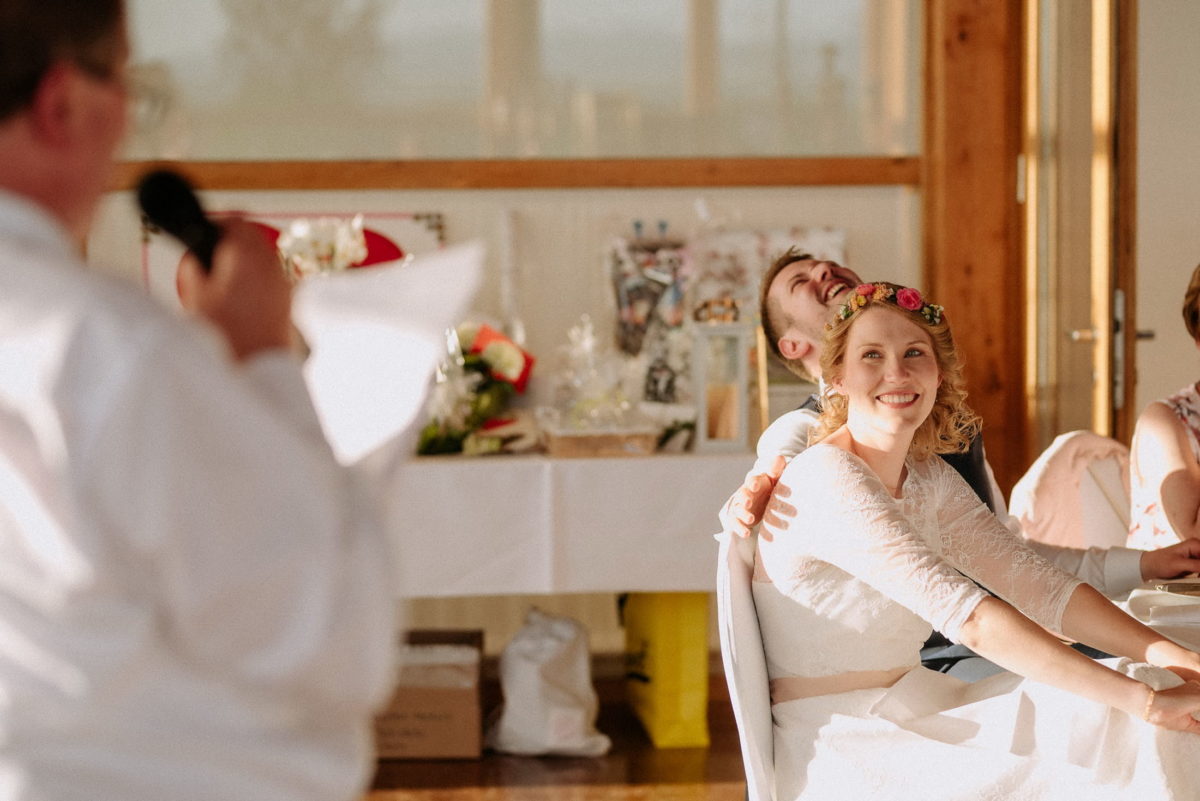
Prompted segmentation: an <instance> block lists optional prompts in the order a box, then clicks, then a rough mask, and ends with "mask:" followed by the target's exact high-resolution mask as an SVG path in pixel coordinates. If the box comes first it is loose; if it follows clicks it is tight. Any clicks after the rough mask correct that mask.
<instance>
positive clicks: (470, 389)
mask: <svg viewBox="0 0 1200 801" xmlns="http://www.w3.org/2000/svg"><path fill="white" fill-rule="evenodd" d="M446 339H447V351H448V355H447V358H446V360H445V362H443V364H442V365H441V366H440V367H439V368H438V376H437V383H436V384H435V385H434V387H433V391H432V393H431V395H430V402H429V418H430V419H429V422H428V423H427V424H426V426H425V428H423V429H422V430H421V435H420V438H419V440H418V443H417V452H418V453H421V454H434V453H460V452H462V453H468V454H480V453H497V452H500V451H501V450H505V449H506V446H509V445H512V444H515V443H516V442H517V441H520V442H522V443H524V442H525V441H527V440H528V439H529V438H530V437H529V434H530V432H527V431H525V430H524V429H523V427H520V426H517V427H514V426H513V423H514V418H513V417H510V416H506V415H505V411H506V410H507V408H508V404H509V402H510V401H511V400H512V398H513V396H514V395H516V394H518V393H522V392H524V391H525V387H526V386H527V384H528V383H529V374H530V372H531V371H532V370H533V363H534V358H533V356H531V355H529V354H528V353H526V352H525V351H524V350H522V349H521V347H520V346H518V345H517V344H516V343H515V342H513V341H512V340H511V339H509V338H508V337H506V336H504V335H503V334H501V333H500V332H499V331H497V330H496V329H494V328H492V327H491V326H488V325H475V324H470V323H464V324H463V325H460V326H458V328H456V329H452V330H450V331H448V332H447V336H446Z"/></svg>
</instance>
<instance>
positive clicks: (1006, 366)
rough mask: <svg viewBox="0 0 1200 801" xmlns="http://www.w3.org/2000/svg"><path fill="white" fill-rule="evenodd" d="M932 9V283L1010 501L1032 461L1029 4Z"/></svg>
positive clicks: (928, 153)
mask: <svg viewBox="0 0 1200 801" xmlns="http://www.w3.org/2000/svg"><path fill="white" fill-rule="evenodd" d="M925 8H926V39H925V42H926V44H925V56H926V70H925V74H926V82H925V115H924V117H925V149H924V152H923V154H922V163H923V165H924V171H923V181H922V184H923V189H924V197H923V202H924V216H925V219H924V223H925V224H924V230H925V237H924V253H925V283H926V285H927V286H928V287H929V289H930V294H931V295H932V296H933V297H934V298H935V299H937V300H938V302H939V303H943V304H944V305H945V306H946V308H947V310H948V315H949V319H950V320H951V321H952V323H953V324H954V335H955V339H956V342H957V344H958V347H959V350H960V352H961V353H962V354H963V359H964V361H965V363H966V368H965V369H966V375H967V387H968V389H969V392H970V403H971V405H972V407H973V408H974V409H975V411H976V412H978V413H979V415H980V416H981V417H982V418H983V420H984V438H985V442H986V445H987V454H988V461H989V462H990V464H991V465H992V469H993V470H994V471H995V474H996V479H997V482H998V483H999V485H1000V487H1001V489H1002V490H1003V491H1004V492H1006V493H1007V492H1008V491H1009V490H1010V489H1011V487H1012V485H1013V483H1015V482H1016V480H1017V478H1019V477H1020V476H1021V474H1022V473H1023V472H1024V471H1025V469H1026V468H1027V467H1028V465H1029V463H1030V461H1031V459H1030V456H1031V454H1030V452H1029V451H1030V447H1029V443H1028V434H1029V430H1030V419H1029V411H1028V408H1027V404H1026V387H1025V369H1024V368H1025V320H1026V316H1025V315H1026V309H1025V302H1024V301H1025V276H1024V270H1023V268H1022V252H1021V241H1022V240H1021V229H1022V226H1021V209H1020V206H1019V205H1018V203H1017V180H1018V175H1017V167H1018V157H1019V155H1020V153H1021V147H1022V124H1021V121H1022V99H1021V95H1022V68H1023V63H1022V62H1023V59H1022V42H1023V22H1024V13H1023V3H1022V2H1021V0H994V1H992V2H980V0H927V2H926V6H925Z"/></svg>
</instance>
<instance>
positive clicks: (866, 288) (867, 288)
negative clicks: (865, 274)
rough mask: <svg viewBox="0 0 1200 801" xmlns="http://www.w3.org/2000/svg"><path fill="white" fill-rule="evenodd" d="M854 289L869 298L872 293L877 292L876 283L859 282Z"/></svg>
mask: <svg viewBox="0 0 1200 801" xmlns="http://www.w3.org/2000/svg"><path fill="white" fill-rule="evenodd" d="M854 291H855V292H857V293H858V294H860V295H862V296H863V297H864V298H869V297H871V295H873V294H875V285H874V284H859V285H858V286H857V287H856V288H855V289H854Z"/></svg>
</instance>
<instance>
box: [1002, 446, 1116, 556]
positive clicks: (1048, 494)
mask: <svg viewBox="0 0 1200 801" xmlns="http://www.w3.org/2000/svg"><path fill="white" fill-rule="evenodd" d="M1129 504H1130V497H1129V449H1128V448H1127V447H1126V446H1125V445H1124V444H1122V443H1120V442H1117V441H1116V440H1114V439H1109V438H1108V437H1102V436H1100V435H1099V434H1096V433H1093V432H1091V431H1071V432H1069V433H1066V434H1062V435H1060V436H1058V437H1057V438H1056V439H1055V440H1054V442H1052V443H1051V444H1050V447H1049V448H1047V449H1046V450H1045V452H1044V453H1043V454H1042V455H1041V456H1040V457H1038V459H1037V461H1036V462H1034V463H1033V466H1032V467H1030V468H1029V471H1028V472H1027V473H1025V475H1024V476H1022V477H1021V480H1020V481H1018V482H1017V484H1016V486H1014V487H1013V491H1012V498H1011V502H1010V504H1009V511H1010V512H1011V513H1012V514H1013V515H1014V516H1016V518H1017V519H1018V520H1020V521H1021V528H1022V530H1023V531H1024V533H1025V536H1026V537H1028V538H1029V539H1031V540H1036V541H1038V542H1045V543H1048V544H1050V545H1060V546H1066V547H1070V548H1091V547H1100V548H1111V547H1113V546H1116V545H1124V544H1125V542H1126V539H1127V538H1128V536H1129Z"/></svg>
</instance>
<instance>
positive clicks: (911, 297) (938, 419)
mask: <svg viewBox="0 0 1200 801" xmlns="http://www.w3.org/2000/svg"><path fill="white" fill-rule="evenodd" d="M874 306H878V307H880V308H884V309H887V310H888V311H889V312H892V313H895V314H900V315H903V316H904V317H905V318H906V319H908V320H911V321H912V322H914V323H915V324H917V325H918V326H920V327H921V328H922V329H924V330H925V331H927V332H928V333H929V339H930V341H931V342H932V343H933V354H934V359H935V360H936V361H937V366H938V371H939V372H940V373H941V378H942V381H941V384H939V385H938V388H937V394H936V395H935V397H934V400H933V409H932V410H931V411H930V412H929V417H927V418H925V421H924V422H923V423H921V425H920V426H919V427H918V428H917V431H916V433H915V434H914V435H913V441H912V446H911V447H910V448H909V453H910V454H912V456H913V458H915V459H918V460H920V459H928V458H929V457H930V456H932V455H933V454H935V453H963V452H964V451H966V450H967V449H968V448H969V447H970V446H971V440H973V439H974V438H975V437H976V436H977V435H978V434H979V428H980V419H979V416H978V415H977V414H975V412H973V411H971V408H970V407H969V406H967V390H966V381H965V379H964V378H963V370H962V360H961V359H959V357H958V349H957V348H956V347H955V346H954V336H953V334H951V332H950V324H949V323H948V322H947V321H946V317H945V315H944V314H943V313H942V307H941V306H937V305H935V304H932V303H928V302H926V301H925V299H924V298H923V297H922V296H921V293H920V292H918V291H917V290H915V289H910V288H908V287H903V286H901V285H899V284H892V283H888V282H886V281H878V282H876V283H874V284H861V285H860V286H858V287H857V288H855V289H852V290H851V295H850V302H849V303H847V304H846V305H844V306H842V308H841V309H840V310H839V311H838V312H837V314H836V316H835V317H834V320H833V322H832V323H830V324H829V325H827V326H826V327H825V344H824V347H823V349H822V351H821V376H822V377H823V378H824V380H825V385H826V388H825V392H824V395H823V397H822V399H821V419H820V420H819V421H818V423H817V426H816V428H815V429H814V430H813V433H812V437H811V441H812V442H820V441H821V440H822V439H824V438H825V437H827V436H829V435H830V434H832V433H833V432H834V431H836V430H837V429H839V428H841V427H842V426H843V425H845V424H846V417H847V414H848V411H849V410H848V404H847V400H846V396H845V395H839V394H837V393H835V392H833V391H832V390H831V389H830V387H831V386H832V385H833V383H834V382H835V381H837V380H838V379H839V378H841V376H842V374H843V373H844V372H845V366H846V343H847V340H848V339H849V336H850V329H851V328H852V327H853V326H854V322H855V321H856V320H857V319H858V318H859V317H860V316H861V314H860V313H859V312H861V310H862V309H867V308H871V307H874Z"/></svg>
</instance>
